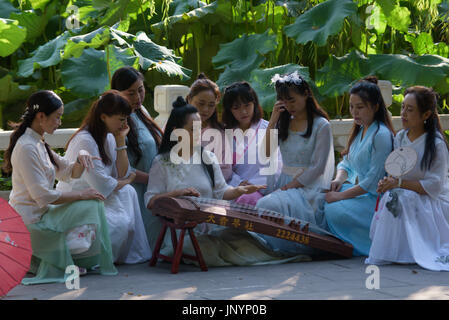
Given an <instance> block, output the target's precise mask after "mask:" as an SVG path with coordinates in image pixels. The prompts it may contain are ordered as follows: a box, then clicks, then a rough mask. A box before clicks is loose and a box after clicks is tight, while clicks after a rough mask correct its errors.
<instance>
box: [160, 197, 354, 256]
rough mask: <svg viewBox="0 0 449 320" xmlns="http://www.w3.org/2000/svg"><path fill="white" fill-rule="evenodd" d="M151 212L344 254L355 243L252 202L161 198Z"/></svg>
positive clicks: (346, 253) (349, 250)
mask: <svg viewBox="0 0 449 320" xmlns="http://www.w3.org/2000/svg"><path fill="white" fill-rule="evenodd" d="M152 212H153V214H154V215H158V216H162V217H166V218H170V219H173V221H174V222H175V223H177V224H178V223H179V224H182V223H185V222H189V221H194V222H196V223H203V222H205V223H212V224H217V225H220V226H226V227H231V228H236V229H242V230H246V231H252V232H255V233H261V234H266V235H269V236H273V237H276V238H281V239H285V240H289V241H295V242H297V243H300V244H303V245H307V246H310V247H312V248H316V249H320V250H324V251H327V252H330V253H334V254H338V255H341V256H343V257H352V250H353V247H352V245H351V244H349V243H346V242H344V241H342V240H340V239H337V238H335V237H334V236H333V235H331V234H330V233H329V232H327V231H326V230H323V229H321V228H319V227H318V226H316V225H314V224H309V223H306V222H304V221H301V220H298V219H294V218H291V217H287V216H284V215H282V214H280V213H278V212H275V211H271V210H265V209H261V208H256V207H254V206H251V205H242V204H238V203H235V202H230V201H225V200H216V199H208V198H197V197H179V198H172V197H161V198H159V199H157V200H156V201H155V202H154V204H153V208H152Z"/></svg>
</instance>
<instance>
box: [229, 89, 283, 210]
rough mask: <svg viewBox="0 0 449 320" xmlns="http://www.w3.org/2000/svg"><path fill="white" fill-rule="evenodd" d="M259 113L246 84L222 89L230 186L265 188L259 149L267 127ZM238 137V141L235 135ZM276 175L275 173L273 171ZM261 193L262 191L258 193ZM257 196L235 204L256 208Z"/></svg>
mask: <svg viewBox="0 0 449 320" xmlns="http://www.w3.org/2000/svg"><path fill="white" fill-rule="evenodd" d="M262 116H263V110H262V107H261V106H260V104H259V99H258V97H257V94H256V92H255V91H254V89H253V88H251V86H250V85H249V83H248V82H245V81H244V82H236V83H234V84H232V85H230V86H229V87H227V88H226V89H225V92H224V95H223V116H222V119H223V123H224V125H225V128H226V129H230V130H234V133H236V132H237V134H235V135H234V137H233V164H232V177H231V179H230V180H229V181H228V184H230V185H231V186H237V185H240V184H248V183H251V184H267V177H268V174H265V175H264V174H263V172H262V168H265V169H269V168H268V167H267V165H266V164H262V162H261V159H260V157H259V153H258V151H259V147H260V146H259V145H260V144H261V143H262V142H263V141H262V140H263V139H262V137H263V136H264V132H265V130H266V128H267V126H268V121H267V120H264V119H263V118H262ZM238 133H241V137H240V136H239V135H238ZM277 161H278V163H277V167H278V168H281V166H282V160H281V157H280V153H279V152H278V160H277ZM276 171H279V170H276ZM262 192H263V191H262ZM262 197H263V195H262V193H261V192H259V191H258V192H254V193H252V194H248V195H243V196H241V197H239V198H238V199H236V202H238V203H247V204H250V205H256V203H257V200H259V199H260V198H262Z"/></svg>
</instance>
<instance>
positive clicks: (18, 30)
mask: <svg viewBox="0 0 449 320" xmlns="http://www.w3.org/2000/svg"><path fill="white" fill-rule="evenodd" d="M26 34H27V31H26V29H25V28H22V27H20V26H19V23H18V22H17V21H16V20H10V19H0V57H6V56H9V55H10V54H12V53H13V52H14V51H16V50H17V49H18V48H19V47H20V45H21V44H22V43H23V42H24V40H25V38H26Z"/></svg>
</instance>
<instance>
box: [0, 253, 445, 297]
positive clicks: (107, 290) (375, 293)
mask: <svg viewBox="0 0 449 320" xmlns="http://www.w3.org/2000/svg"><path fill="white" fill-rule="evenodd" d="M363 260H364V259H363V258H360V257H357V258H352V259H347V260H327V261H312V262H300V263H289V264H283V265H273V266H252V267H222V268H210V269H209V271H208V272H201V271H200V270H199V268H197V267H195V266H192V265H181V266H180V273H178V274H175V275H174V274H171V273H170V265H169V264H168V263H162V262H161V263H158V265H157V266H156V267H154V268H150V267H148V265H147V264H146V263H145V264H140V265H124V266H119V267H118V270H119V274H118V275H117V276H112V277H110V276H100V275H96V274H88V275H87V276H84V277H81V279H80V289H78V290H68V289H67V288H66V286H65V284H46V285H34V286H22V285H19V286H17V287H16V288H14V289H13V290H11V291H10V292H9V294H8V295H7V296H6V297H5V298H4V300H19V299H25V300H29V299H38V300H48V299H50V300H53V299H56V300H57V299H68V300H72V299H100V300H103V299H108V300H128V299H131V300H134V299H135V300H143V299H171V300H184V299H192V300H218V299H220V300H228V299H233V300H238V299H245V300H253V299H254V300H257V299H282V300H291V299H295V300H296V299H356V300H358V299H368V300H374V299H449V272H432V271H427V270H424V269H421V268H420V267H418V266H417V265H388V266H381V267H379V274H380V277H379V280H380V281H379V286H380V288H379V289H372V290H369V289H367V288H366V282H367V281H366V280H367V278H368V277H370V276H371V277H373V275H374V274H371V273H370V274H368V273H365V271H366V268H367V265H364V264H363ZM368 282H369V283H374V282H370V281H368Z"/></svg>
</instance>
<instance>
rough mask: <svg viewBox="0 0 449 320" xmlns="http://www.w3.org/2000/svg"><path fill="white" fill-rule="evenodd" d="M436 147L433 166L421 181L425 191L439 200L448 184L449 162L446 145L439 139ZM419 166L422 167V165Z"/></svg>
mask: <svg viewBox="0 0 449 320" xmlns="http://www.w3.org/2000/svg"><path fill="white" fill-rule="evenodd" d="M435 147H436V148H435V149H436V153H435V157H434V159H433V162H432V166H431V167H430V169H428V170H426V173H425V176H424V179H421V180H419V182H420V183H421V186H422V187H423V189H424V190H425V191H426V192H427V194H428V195H429V196H430V197H431V198H433V199H437V198H438V196H439V195H440V193H441V191H442V190H443V188H444V184H445V183H447V175H448V172H447V171H448V160H449V156H448V150H447V147H446V144H445V143H444V142H443V141H442V140H440V139H437V143H436V146H435ZM417 165H421V163H418V164H417Z"/></svg>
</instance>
